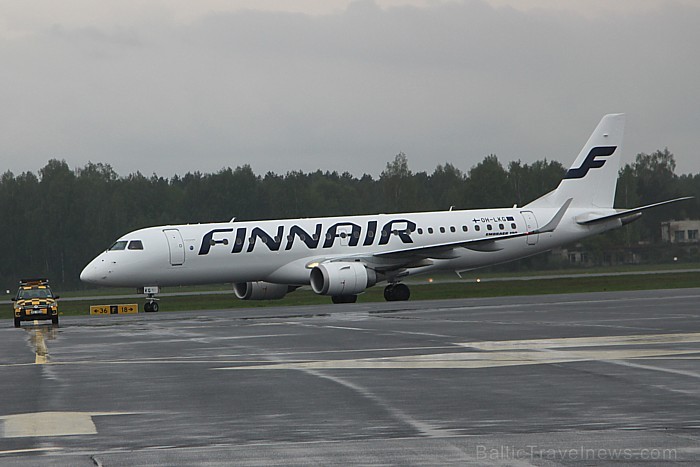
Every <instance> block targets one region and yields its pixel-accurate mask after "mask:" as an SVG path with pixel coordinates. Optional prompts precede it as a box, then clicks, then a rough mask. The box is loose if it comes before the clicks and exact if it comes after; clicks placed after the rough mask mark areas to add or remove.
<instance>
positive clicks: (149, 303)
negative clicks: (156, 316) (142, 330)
mask: <svg viewBox="0 0 700 467" xmlns="http://www.w3.org/2000/svg"><path fill="white" fill-rule="evenodd" d="M138 292H139V293H143V294H146V303H144V304H143V311H145V312H146V313H155V312H157V311H158V310H159V309H160V307H159V306H158V299H157V298H156V294H157V293H158V292H160V288H159V287H157V286H155V287H144V288H142V289H139V290H138Z"/></svg>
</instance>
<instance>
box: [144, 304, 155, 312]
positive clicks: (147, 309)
mask: <svg viewBox="0 0 700 467" xmlns="http://www.w3.org/2000/svg"><path fill="white" fill-rule="evenodd" d="M155 304H156V302H146V303H144V304H143V311H144V312H146V313H150V312H152V311H157V310H154V309H153V305H155Z"/></svg>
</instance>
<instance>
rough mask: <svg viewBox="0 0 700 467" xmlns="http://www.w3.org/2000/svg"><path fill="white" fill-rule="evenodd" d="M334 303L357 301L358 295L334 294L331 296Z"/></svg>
mask: <svg viewBox="0 0 700 467" xmlns="http://www.w3.org/2000/svg"><path fill="white" fill-rule="evenodd" d="M331 300H332V301H333V303H336V304H338V303H355V302H356V301H357V295H333V296H332V297H331Z"/></svg>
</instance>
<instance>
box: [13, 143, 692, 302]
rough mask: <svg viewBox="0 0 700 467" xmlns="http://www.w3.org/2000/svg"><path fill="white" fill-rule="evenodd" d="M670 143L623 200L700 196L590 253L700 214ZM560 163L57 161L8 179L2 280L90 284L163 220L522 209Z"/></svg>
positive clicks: (624, 174) (628, 182)
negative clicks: (124, 238)
mask: <svg viewBox="0 0 700 467" xmlns="http://www.w3.org/2000/svg"><path fill="white" fill-rule="evenodd" d="M675 168H676V165H675V160H674V157H673V154H671V153H670V152H669V151H668V149H664V150H659V151H656V152H654V153H651V154H644V153H641V154H638V155H637V157H636V160H635V162H634V163H631V164H627V165H625V166H624V167H623V168H622V169H621V170H620V174H619V182H618V188H617V196H616V206H619V207H634V206H640V205H644V204H651V203H653V202H657V201H660V200H664V199H669V198H673V197H676V196H688V195H694V196H696V199H695V200H692V201H691V202H686V203H680V204H677V205H671V206H668V207H666V208H662V209H660V210H653V211H650V212H648V213H646V214H645V215H644V216H643V217H642V220H641V221H639V222H636V223H634V224H632V225H631V226H628V227H626V229H627V230H624V232H621V231H617V232H615V233H611V234H608V235H607V236H605V237H604V239H603V240H597V242H598V243H595V242H596V241H594V243H592V244H591V248H605V247H609V246H610V245H623V244H627V245H630V244H633V243H639V242H644V241H646V242H658V241H659V238H660V228H659V223H660V222H661V221H662V220H664V219H671V218H675V219H682V218H696V219H697V218H700V217H699V214H700V204H699V202H698V200H699V199H700V174H698V175H680V176H679V175H677V174H676V173H675ZM565 171H566V170H565V168H564V167H563V166H562V165H561V164H560V163H559V162H557V161H547V160H542V161H536V162H534V163H532V164H524V163H522V162H521V161H513V162H509V163H508V164H507V165H506V166H504V165H503V164H502V163H501V162H500V161H499V160H498V158H497V157H496V156H495V155H493V154H491V155H488V156H486V157H485V158H484V159H483V160H482V161H481V162H480V163H478V164H476V165H475V166H473V167H472V168H471V169H469V170H468V171H462V170H460V169H459V168H457V167H455V166H454V165H452V164H449V163H446V164H444V165H438V166H437V167H436V168H435V170H433V172H432V173H428V172H415V173H414V172H413V171H411V170H410V168H409V165H408V158H407V157H406V155H405V154H403V153H399V154H397V155H396V156H395V157H394V159H393V160H391V161H390V162H388V163H387V164H386V168H385V170H384V171H383V172H382V173H381V175H380V176H379V177H378V178H374V177H372V176H371V175H367V174H365V175H362V176H361V177H357V176H354V175H352V174H350V173H338V172H328V171H327V172H322V171H320V170H319V171H316V172H310V173H304V172H299V171H291V172H287V173H286V174H284V175H281V174H276V173H273V172H268V173H267V174H265V175H256V174H255V173H254V172H253V170H252V169H251V167H250V166H249V165H243V166H240V167H236V168H235V169H232V168H225V169H222V170H220V171H218V172H216V173H206V174H203V173H200V172H194V173H187V174H185V175H184V176H174V177H172V178H164V177H160V176H158V175H155V174H154V175H151V176H145V175H143V174H141V173H139V172H137V173H132V174H130V175H127V176H120V175H118V174H117V173H116V172H115V171H114V170H113V168H112V167H111V166H110V165H108V164H103V163H88V164H87V165H86V166H85V167H82V168H78V169H71V168H70V167H69V166H68V164H67V163H66V162H65V161H63V160H56V159H53V160H50V161H49V162H48V163H47V164H46V166H44V167H43V168H41V169H40V170H39V171H38V173H36V174H35V173H33V172H25V173H22V174H20V175H14V174H13V173H12V172H9V171H8V172H5V173H4V174H3V175H2V176H1V177H0V213H2V218H3V219H4V227H5V228H4V229H2V230H0V239H1V241H2V245H4V246H5V248H4V249H3V250H4V252H3V258H2V262H1V263H0V281H1V282H0V284H4V285H5V288H9V289H14V287H15V286H16V284H17V280H18V279H20V278H23V277H36V276H45V277H48V278H50V279H51V280H52V281H53V282H54V283H56V285H57V287H59V288H63V289H66V288H79V287H81V284H80V281H79V274H80V271H81V270H82V268H83V267H84V266H85V265H86V264H87V262H88V261H89V260H90V259H92V258H93V257H94V256H96V255H97V254H98V253H99V252H100V251H102V250H104V249H106V248H107V247H108V246H109V245H110V244H111V242H113V241H114V240H116V239H117V238H118V237H119V236H121V235H123V234H124V233H126V232H129V231H131V230H135V229H138V228H142V227H148V226H153V225H164V224H184V223H200V222H226V221H230V220H231V219H232V218H234V217H235V218H236V219H237V220H257V219H275V218H295V217H316V216H336V215H356V214H358V215H359V214H373V213H392V212H411V211H413V212H415V211H433V210H447V209H450V208H451V207H453V208H454V209H476V208H496V207H510V206H513V205H518V206H523V205H525V204H527V203H528V202H530V201H532V200H534V199H536V198H538V197H539V196H541V195H543V194H544V193H546V192H548V191H550V190H552V189H554V188H556V186H557V184H558V183H559V181H560V180H561V178H562V176H563V175H564V173H565Z"/></svg>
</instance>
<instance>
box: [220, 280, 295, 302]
mask: <svg viewBox="0 0 700 467" xmlns="http://www.w3.org/2000/svg"><path fill="white" fill-rule="evenodd" d="M292 290H294V288H293V287H291V288H290V287H289V286H288V285H286V284H272V283H270V282H262V281H256V282H236V283H235V284H233V292H234V293H235V294H236V297H238V298H240V299H241V300H278V299H280V298H283V297H284V296H285V295H287V293H289V292H291V291H292Z"/></svg>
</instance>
